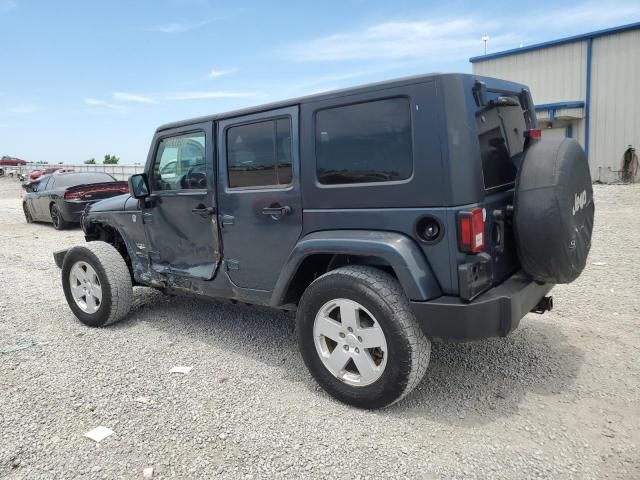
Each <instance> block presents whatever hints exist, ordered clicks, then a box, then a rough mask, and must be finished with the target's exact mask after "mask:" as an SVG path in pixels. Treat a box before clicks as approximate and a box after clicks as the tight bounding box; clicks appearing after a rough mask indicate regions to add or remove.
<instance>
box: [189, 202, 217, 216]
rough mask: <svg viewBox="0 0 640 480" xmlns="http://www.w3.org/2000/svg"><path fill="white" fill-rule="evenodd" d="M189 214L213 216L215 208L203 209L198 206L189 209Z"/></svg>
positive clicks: (201, 206)
mask: <svg viewBox="0 0 640 480" xmlns="http://www.w3.org/2000/svg"><path fill="white" fill-rule="evenodd" d="M191 213H195V214H196V215H209V216H211V215H215V214H216V208H215V207H205V206H204V205H198V206H197V207H196V208H192V209H191Z"/></svg>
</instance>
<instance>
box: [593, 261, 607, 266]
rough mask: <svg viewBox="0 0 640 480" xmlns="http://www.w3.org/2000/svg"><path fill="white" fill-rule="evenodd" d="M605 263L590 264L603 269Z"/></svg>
mask: <svg viewBox="0 0 640 480" xmlns="http://www.w3.org/2000/svg"><path fill="white" fill-rule="evenodd" d="M606 264H607V262H591V265H595V266H596V267H604V266H605V265H606Z"/></svg>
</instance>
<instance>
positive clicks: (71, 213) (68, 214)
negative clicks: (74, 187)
mask: <svg viewBox="0 0 640 480" xmlns="http://www.w3.org/2000/svg"><path fill="white" fill-rule="evenodd" d="M88 203H89V202H68V201H62V202H59V208H60V213H61V214H62V218H64V219H65V220H66V221H67V222H70V223H80V216H81V215H82V212H84V209H85V207H86V206H87V204H88Z"/></svg>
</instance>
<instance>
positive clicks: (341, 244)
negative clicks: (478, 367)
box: [270, 230, 442, 306]
mask: <svg viewBox="0 0 640 480" xmlns="http://www.w3.org/2000/svg"><path fill="white" fill-rule="evenodd" d="M314 254H336V255H337V254H341V255H359V256H366V257H377V258H381V259H383V260H384V261H385V262H387V263H388V264H389V265H390V266H391V268H392V269H393V271H394V273H395V274H396V276H397V277H398V281H399V282H400V285H401V286H402V288H403V290H404V291H405V293H406V294H407V296H408V297H409V299H410V300H415V301H426V300H430V299H432V298H436V297H439V296H441V295H442V290H441V289H440V285H439V284H438V281H437V280H436V277H435V275H434V274H433V271H432V270H431V267H430V266H429V263H428V262H427V259H426V258H425V256H424V254H423V253H422V251H421V250H420V248H419V247H418V246H417V245H416V243H415V242H414V241H413V240H412V239H411V238H410V237H408V236H406V235H403V234H401V233H396V232H385V231H377V230H373V231H372V230H327V231H322V232H314V233H310V234H308V235H306V236H304V237H302V239H300V240H299V241H298V243H297V244H296V246H295V248H294V249H293V251H292V252H291V254H290V255H289V258H288V259H287V262H286V263H285V265H284V266H283V268H282V271H281V272H280V276H279V277H278V281H277V282H276V285H275V288H274V289H273V293H272V295H271V301H270V304H271V305H272V306H281V305H282V303H283V300H284V298H285V296H286V293H287V290H288V288H289V285H290V283H291V280H292V279H293V277H294V275H295V274H296V272H297V271H298V268H299V267H300V265H301V264H302V262H303V261H304V259H305V258H307V257H308V256H310V255H314Z"/></svg>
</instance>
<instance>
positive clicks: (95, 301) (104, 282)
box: [62, 242, 133, 327]
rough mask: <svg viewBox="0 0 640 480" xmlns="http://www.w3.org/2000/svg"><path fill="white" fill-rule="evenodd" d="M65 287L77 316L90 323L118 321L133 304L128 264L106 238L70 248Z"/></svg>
mask: <svg viewBox="0 0 640 480" xmlns="http://www.w3.org/2000/svg"><path fill="white" fill-rule="evenodd" d="M62 288H63V290H64V295H65V297H66V299H67V303H68V304H69V307H70V308H71V310H72V311H73V313H74V314H75V316H76V317H77V318H78V320H80V321H81V322H82V323H84V324H85V325H89V326H90V327H102V326H105V325H109V324H111V323H115V322H117V321H118V320H121V319H122V318H124V317H125V316H126V315H127V314H128V313H129V310H130V308H131V298H132V296H133V287H132V285H131V276H130V274H129V268H128V267H127V264H126V263H125V261H124V259H123V258H122V256H121V255H120V253H119V252H118V251H117V250H116V249H115V248H114V247H113V246H112V245H109V244H108V243H106V242H89V243H87V244H86V245H82V246H77V247H73V248H72V249H71V250H69V252H67V254H66V255H65V257H64V261H63V263H62Z"/></svg>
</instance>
